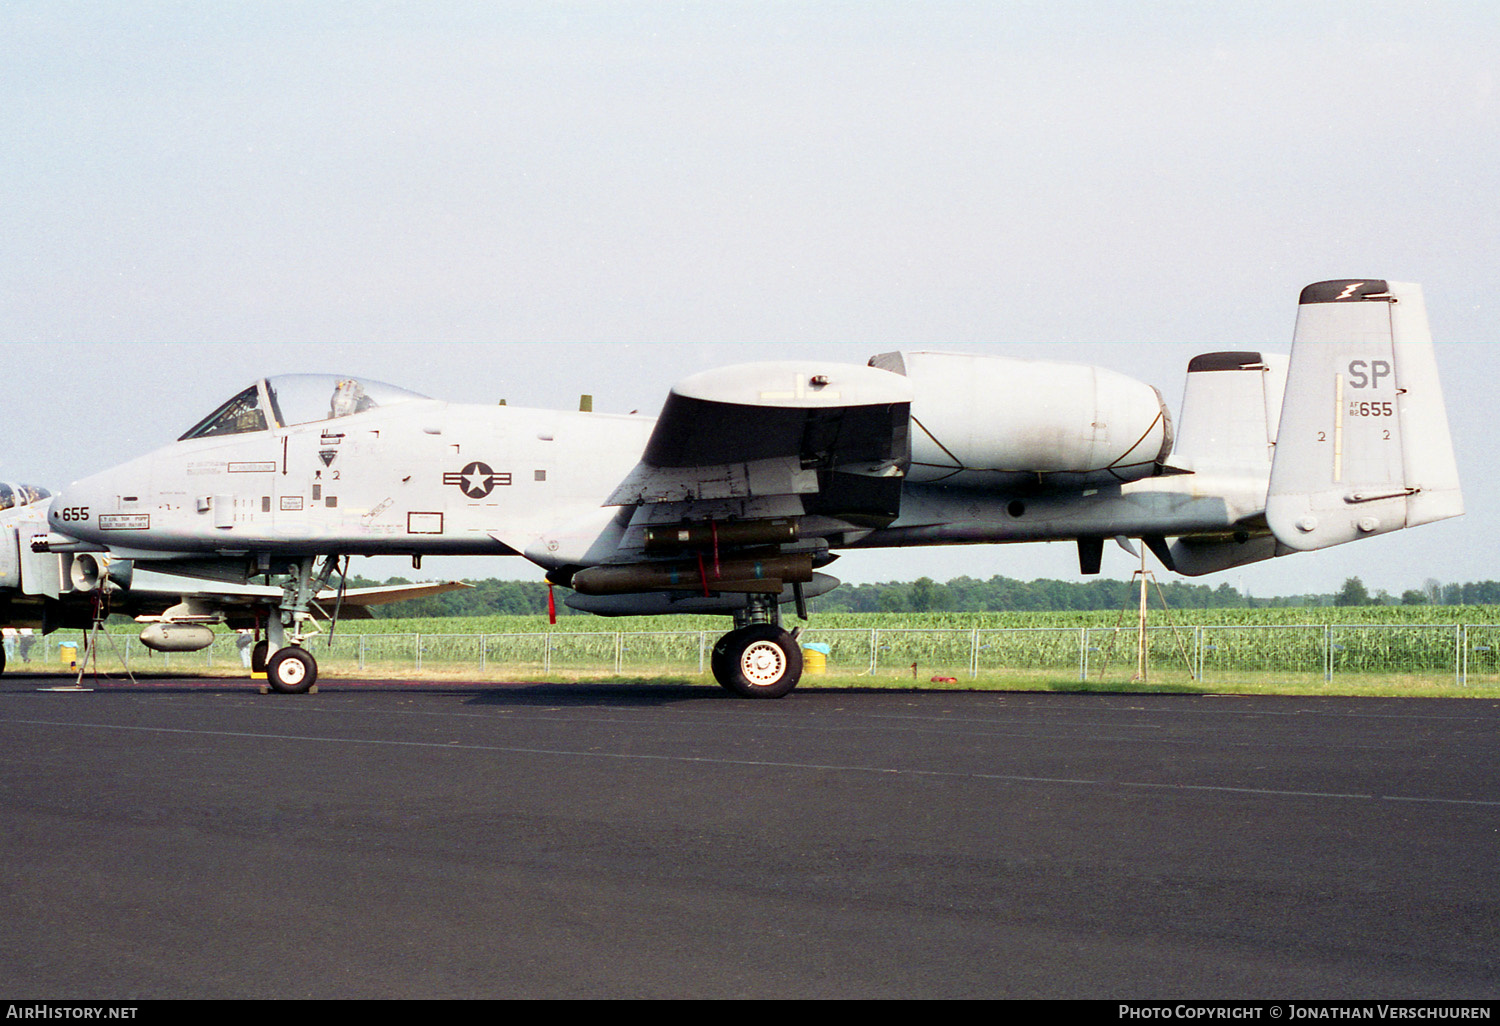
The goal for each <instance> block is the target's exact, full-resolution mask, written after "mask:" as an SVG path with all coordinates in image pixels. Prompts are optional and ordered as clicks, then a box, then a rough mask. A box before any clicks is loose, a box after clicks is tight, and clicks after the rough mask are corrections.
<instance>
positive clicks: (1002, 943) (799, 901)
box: [0, 675, 1500, 1000]
mask: <svg viewBox="0 0 1500 1026" xmlns="http://www.w3.org/2000/svg"><path fill="white" fill-rule="evenodd" d="M46 683H49V682H48V681H47V680H44V679H41V678H27V677H16V676H9V675H8V676H6V677H4V678H0V836H3V844H0V879H3V887H0V923H3V930H0V994H4V995H5V996H6V997H7V998H8V999H13V1000H22V999H42V998H64V997H66V998H85V997H88V998H100V999H117V1000H123V999H131V998H177V997H250V998H271V997H278V998H280V997H287V998H299V997H309V998H332V997H438V998H441V997H594V998H610V997H670V998H676V997H1085V998H1111V999H1122V998H1149V997H1164V998H1188V997H1220V998H1232V997H1240V998H1273V999H1289V998H1316V997H1362V998H1381V999H1388V998H1399V997H1418V998H1420V997H1429V998H1458V997H1479V998H1492V997H1494V996H1495V995H1496V994H1497V993H1500V968H1497V962H1496V959H1497V952H1500V880H1497V876H1500V874H1497V873H1496V869H1497V864H1500V784H1497V772H1496V765H1495V762H1496V760H1495V756H1496V752H1497V744H1496V740H1497V736H1500V703H1495V702H1490V701H1483V702H1481V701H1463V700H1394V699H1383V700H1361V699H1342V698H1341V699H1331V698H1330V699H1319V698H1283V699H1267V698H1241V697H1214V696H1176V695H1173V696H1166V695H1149V696H1148V695H1119V696H1102V697H1101V696H1088V695H1062V694H1059V695H1050V694H1003V693H990V694H967V693H925V694H924V693H902V692H890V691H879V692H877V691H866V692H848V691H828V692H819V691H815V690H799V691H798V692H796V693H794V694H793V695H792V696H791V697H790V698H788V699H786V700H784V701H780V702H744V701H737V700H733V699H731V698H728V697H727V696H722V693H721V692H720V691H719V690H718V689H717V688H711V687H710V688H696V687H693V688H689V687H649V686H640V687H620V686H594V685H525V684H516V685H504V684H483V685H472V686H463V685H436V686H420V687H419V686H398V685H391V684H384V685H357V684H351V683H333V684H328V685H325V686H324V687H323V689H322V690H321V692H320V693H319V694H316V695H309V696H295V697H287V696H276V695H264V696H263V695H260V694H257V693H255V692H254V691H253V690H251V689H249V688H248V687H247V686H246V685H245V684H243V683H232V682H230V683H226V682H217V681H197V682H169V681H167V682H163V681H158V682H153V683H151V684H148V685H143V686H140V687H129V686H118V685H112V686H109V687H107V688H105V689H101V690H97V691H94V692H90V693H83V694H58V693H45V692H39V691H37V690H36V689H37V688H38V687H39V686H42V685H44V684H46Z"/></svg>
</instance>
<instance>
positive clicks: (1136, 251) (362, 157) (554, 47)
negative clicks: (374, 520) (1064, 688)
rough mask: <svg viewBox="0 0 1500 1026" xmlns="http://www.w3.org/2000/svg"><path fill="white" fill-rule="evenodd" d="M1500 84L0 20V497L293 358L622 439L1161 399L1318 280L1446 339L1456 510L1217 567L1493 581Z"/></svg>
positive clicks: (1202, 47) (1388, 50)
mask: <svg viewBox="0 0 1500 1026" xmlns="http://www.w3.org/2000/svg"><path fill="white" fill-rule="evenodd" d="M1496 53H1500V7H1497V6H1496V5H1494V4H1493V3H1492V2H1474V3H1461V2H1453V3H1438V2H1434V3H1414V2H1409V3H1380V2H1366V3H1361V4H1358V5H1349V4H1346V3H1318V2H1308V0H1299V2H1296V3H1254V2H1247V3H1244V4H1239V5H1232V6H1231V5H1218V4H1197V3H1149V2H1135V3H1129V4H1122V3H1117V2H1102V0H1101V2H1093V3H1089V2H1081V0H1080V2H1066V0H1062V2H1059V0H1049V2H1045V3H1023V2H1011V3H979V2H956V3H942V2H925V3H922V4H911V3H879V2H868V0H867V2H860V3H838V2H828V0H824V2H817V3H774V2H756V3H738V2H734V0H716V2H713V3H696V4H694V3H630V2H623V0H617V2H587V3H585V2H579V3H529V2H524V0H517V2H511V3H505V4H495V3H488V2H486V3H475V4H456V3H441V2H430V0H429V2H424V3H347V4H337V5H334V4H297V3H276V2H259V3H223V4H215V3H152V2H143V0H132V2H129V3H109V2H95V3H64V2H59V0H37V2H28V0H16V2H12V3H7V4H5V5H3V6H0V146H3V154H4V156H3V158H0V225H3V229H0V342H3V343H5V345H4V347H3V349H0V359H3V360H4V363H3V365H0V366H3V368H4V371H5V373H4V375H3V377H0V395H3V397H4V404H5V422H6V424H7V428H8V430H7V432H6V435H5V444H4V445H3V446H0V476H3V477H5V478H8V479H12V480H17V479H19V480H34V481H37V482H38V483H43V484H47V485H50V486H57V485H61V484H65V483H66V482H67V481H69V480H71V479H73V478H74V477H78V476H81V475H82V474H84V473H88V472H91V471H94V470H98V469H101V468H102V467H104V466H107V465H109V464H111V463H114V462H118V461H119V460H121V459H124V458H127V457H129V456H131V455H134V454H137V453H139V452H141V451H144V450H145V449H147V448H150V447H153V446H155V445H157V444H161V443H162V442H164V441H167V440H169V439H171V438H174V437H176V435H178V434H180V433H181V432H182V431H183V430H184V429H185V428H186V427H188V426H190V425H191V424H192V423H193V422H194V421H196V420H197V419H198V418H199V417H201V416H202V415H203V414H205V413H206V412H208V410H209V409H211V408H212V407H213V406H214V405H216V404H217V403H218V402H219V401H221V400H222V399H223V398H225V397H227V396H228V395H229V394H230V393H231V392H233V391H234V390H235V389H237V388H239V387H242V386H243V385H244V384H246V383H247V382H248V381H249V380H250V379H252V378H253V377H255V376H257V375H259V374H261V373H267V372H268V373H279V372H285V371H292V370H339V371H343V372H353V373H359V374H365V375H367V376H370V377H375V378H378V379H382V380H388V381H391V382H393V383H397V384H403V385H407V386H408V387H411V388H414V389H416V390H417V391H421V392H425V393H427V394H431V395H434V396H438V397H442V398H449V399H455V400H465V401H482V402H494V401H495V400H496V399H498V398H502V397H504V398H507V399H508V400H509V401H510V402H511V403H512V404H513V405H514V404H527V405H542V406H572V405H575V404H576V402H577V395H578V393H580V392H591V393H593V394H594V395H595V396H596V397H597V399H596V407H597V408H599V409H609V410H619V411H628V410H631V409H639V410H641V411H642V412H651V411H654V410H655V409H656V408H657V407H659V406H660V403H661V401H662V399H663V397H664V396H665V394H666V389H667V388H668V387H669V385H670V383H671V381H672V380H673V379H674V378H676V377H678V376H681V375H682V374H685V373H690V372H692V371H694V370H698V369H702V368H704V367H707V366H713V365H715V364H719V363H729V362H738V361H741V360H745V359H755V358H761V359H765V358H776V357H781V356H784V355H789V354H793V355H799V354H807V353H813V352H817V353H826V352H829V351H830V350H829V349H828V345H829V344H832V343H846V345H841V346H839V347H838V348H837V349H836V350H834V351H835V352H837V353H838V355H839V356H840V357H841V358H844V359H849V360H852V361H854V362H863V361H864V360H865V359H866V358H867V357H868V356H869V355H870V354H872V353H875V352H880V351H883V350H886V349H891V348H897V347H899V346H902V345H913V344H920V345H923V346H933V345H946V346H954V347H959V346H961V347H963V348H971V347H978V348H984V347H985V346H987V345H988V344H996V345H995V348H994V350H993V351H995V352H1014V351H1018V350H1013V349H1011V348H1010V347H1006V346H1001V345H999V344H1001V343H1020V342H1025V343H1045V345H1039V346H1032V347H1029V348H1026V349H1023V350H1019V352H1021V353H1023V354H1024V355H1033V356H1035V355H1044V354H1045V355H1051V356H1053V357H1055V358H1060V359H1068V360H1080V361H1089V362H1099V363H1106V364H1108V365H1110V366H1112V367H1115V368H1116V369H1119V370H1122V371H1125V372H1126V373H1131V374H1133V375H1134V376H1136V377H1140V378H1142V379H1143V380H1146V381H1150V382H1151V383H1152V384H1155V385H1157V386H1159V387H1161V388H1162V389H1163V391H1164V392H1165V393H1166V394H1167V395H1168V396H1169V398H1172V401H1173V404H1174V407H1175V404H1176V397H1178V396H1180V392H1181V378H1182V373H1183V369H1184V367H1185V364H1186V361H1187V359H1188V358H1189V357H1191V356H1192V355H1193V354H1194V353H1195V352H1199V351H1203V350H1209V349H1215V348H1224V347H1236V348H1237V347H1266V348H1276V349H1280V350H1284V349H1285V348H1286V344H1287V342H1288V340H1289V339H1290V336H1291V330H1292V323H1293V318H1294V314H1295V305H1294V304H1295V300H1296V295H1297V292H1298V290H1299V289H1300V288H1301V287H1302V286H1303V285H1305V284H1307V283H1308V282H1312V281H1317V280H1320V279H1325V278H1344V277H1360V276H1371V277H1385V278H1392V279H1397V280H1403V281H1416V282H1420V283H1422V284H1423V286H1424V288H1425V290H1426V295H1427V302H1428V309H1429V312H1430V314H1431V317H1432V323H1433V331H1434V336H1435V337H1436V338H1437V339H1438V340H1439V341H1440V342H1444V343H1452V344H1450V345H1445V346H1443V347H1442V348H1441V351H1440V358H1441V361H1442V370H1443V373H1444V383H1445V387H1446V389H1447V392H1448V396H1449V406H1450V413H1451V415H1452V417H1453V421H1454V433H1455V437H1456V443H1457V447H1458V450H1459V458H1460V468H1461V470H1462V472H1463V473H1464V482H1465V489H1466V495H1467V497H1468V504H1469V509H1470V511H1471V512H1470V514H1469V516H1467V517H1465V518H1463V519H1462V520H1459V521H1455V522H1451V523H1448V524H1441V525H1435V526H1432V527H1428V528H1424V529H1422V530H1419V531H1412V532H1403V533H1401V534H1398V535H1394V536H1389V537H1386V538H1382V539H1376V540H1372V541H1369V542H1365V543H1362V544H1359V545H1354V546H1346V547H1344V548H1343V549H1338V550H1332V551H1329V552H1326V553H1321V554H1314V555H1310V556H1298V557H1289V558H1286V559H1282V560H1277V561H1274V562H1273V563H1271V564H1265V565H1262V566H1261V567H1256V568H1249V569H1245V570H1237V571H1231V572H1230V573H1229V574H1227V575H1223V576H1222V577H1219V578H1209V579H1208V580H1209V581H1210V582H1215V581H1217V580H1221V579H1222V580H1228V581H1229V582H1230V583H1232V584H1235V585H1237V586H1241V585H1243V586H1245V587H1248V588H1250V590H1252V591H1253V592H1255V593H1256V594H1261V595H1265V594H1272V593H1281V592H1292V591H1304V590H1334V589H1336V588H1337V587H1338V585H1339V584H1340V582H1341V581H1342V580H1343V578H1344V577H1346V576H1350V575H1352V574H1358V575H1359V576H1361V577H1363V578H1364V579H1365V581H1366V582H1367V583H1369V584H1370V585H1371V586H1372V587H1380V588H1386V589H1389V590H1392V591H1398V592H1399V591H1400V590H1402V589H1404V588H1407V587H1414V586H1418V585H1420V584H1421V582H1422V581H1423V580H1424V579H1426V578H1428V577H1436V578H1438V579H1440V580H1445V581H1449V580H1469V579H1482V578H1500V566H1496V565H1495V564H1496V562H1497V561H1496V559H1495V557H1494V552H1495V545H1494V538H1495V537H1496V529H1497V528H1500V523H1497V517H1496V516H1495V515H1494V514H1492V512H1491V511H1492V510H1493V509H1495V505H1496V504H1495V498H1496V491H1497V489H1496V488H1495V486H1494V485H1493V483H1492V481H1491V480H1490V477H1492V476H1493V471H1492V464H1493V462H1494V461H1493V459H1492V458H1491V456H1490V438H1491V436H1492V435H1493V434H1494V428H1493V421H1494V416H1493V410H1494V407H1495V405H1496V401H1495V400H1496V392H1495V389H1494V386H1493V384H1492V383H1493V381H1494V380H1495V377H1496V374H1497V373H1500V352H1497V350H1500V347H1497V346H1496V345H1495V344H1494V343H1496V342H1497V341H1500V332H1497V330H1496V321H1495V310H1496V299H1495V285H1494V282H1493V280H1492V279H1493V275H1494V272H1495V269H1496V268H1497V267H1500V259H1497V257H1500V216H1497V214H1500V210H1497V208H1500V113H1497V112H1500V98H1497V96H1496V71H1495V70H1494V68H1495V56H1494V55H1495V54H1496ZM62 343H65V344H62ZM120 343H131V344H129V345H122V344H120ZM208 343H223V344H208ZM372 343H383V344H380V345H374V344H372ZM495 343H504V344H505V345H495ZM515 343H528V344H526V345H516V344H515ZM1066 343H1073V344H1071V345H1070V344H1066ZM1105 343H1112V344H1109V345H1106V344H1105ZM1120 343H1131V344H1128V345H1121V344H1120ZM1145 343H1150V344H1145ZM472 566H473V565H472V564H469V565H468V566H466V567H465V568H464V572H466V573H468V574H469V575H470V576H491V575H494V576H518V577H519V576H529V575H530V569H529V568H528V566H527V565H526V564H524V563H522V562H520V561H518V560H505V561H489V562H486V563H481V564H479V565H478V566H477V567H473V568H472V569H470V567H472ZM833 569H834V571H835V572H836V573H838V574H839V575H840V576H843V577H845V578H846V579H850V580H855V581H865V580H880V579H888V578H898V577H899V578H911V577H915V576H918V575H920V574H923V573H926V574H929V575H930V576H933V577H936V578H938V579H946V578H947V577H951V576H956V575H957V574H960V573H971V574H975V575H977V576H989V575H990V574H993V573H1003V574H1007V575H1011V576H1018V577H1031V576H1038V575H1046V576H1066V577H1071V576H1074V575H1075V574H1076V559H1075V556H1074V554H1073V552H1072V550H1071V547H1070V546H1030V547H1024V548H1023V547H1009V548H998V547H984V548H980V549H946V550H935V549H929V550H917V551H914V552H906V553H899V554H889V553H855V554H852V555H849V556H847V557H845V558H844V559H842V560H840V561H839V563H838V564H836V565H835V567H834V568H833ZM1105 569H1106V572H1109V573H1112V574H1114V575H1117V576H1128V574H1129V572H1130V569H1131V565H1130V560H1129V557H1127V556H1125V555H1124V554H1123V553H1119V552H1116V553H1114V554H1113V555H1106V564H1105Z"/></svg>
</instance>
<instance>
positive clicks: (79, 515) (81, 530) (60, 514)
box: [47, 478, 98, 539]
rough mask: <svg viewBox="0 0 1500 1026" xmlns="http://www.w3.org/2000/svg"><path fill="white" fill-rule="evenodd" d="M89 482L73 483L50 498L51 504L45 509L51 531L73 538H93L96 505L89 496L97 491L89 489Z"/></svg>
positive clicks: (88, 480) (85, 480) (86, 480)
mask: <svg viewBox="0 0 1500 1026" xmlns="http://www.w3.org/2000/svg"><path fill="white" fill-rule="evenodd" d="M90 480H92V479H89V478H86V479H84V480H83V481H75V482H74V483H72V484H70V485H68V487H67V488H65V489H64V490H62V491H61V492H59V493H57V494H56V495H54V496H53V497H52V504H51V505H49V506H48V507H47V525H48V526H49V527H51V528H52V530H53V531H55V532H57V533H58V534H64V535H68V536H69V537H73V538H89V539H92V538H94V537H95V530H96V523H95V516H96V506H97V505H98V504H97V503H95V502H93V501H92V500H91V498H90V495H91V494H94V493H97V492H98V489H97V488H90V487H89V482H90Z"/></svg>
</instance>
